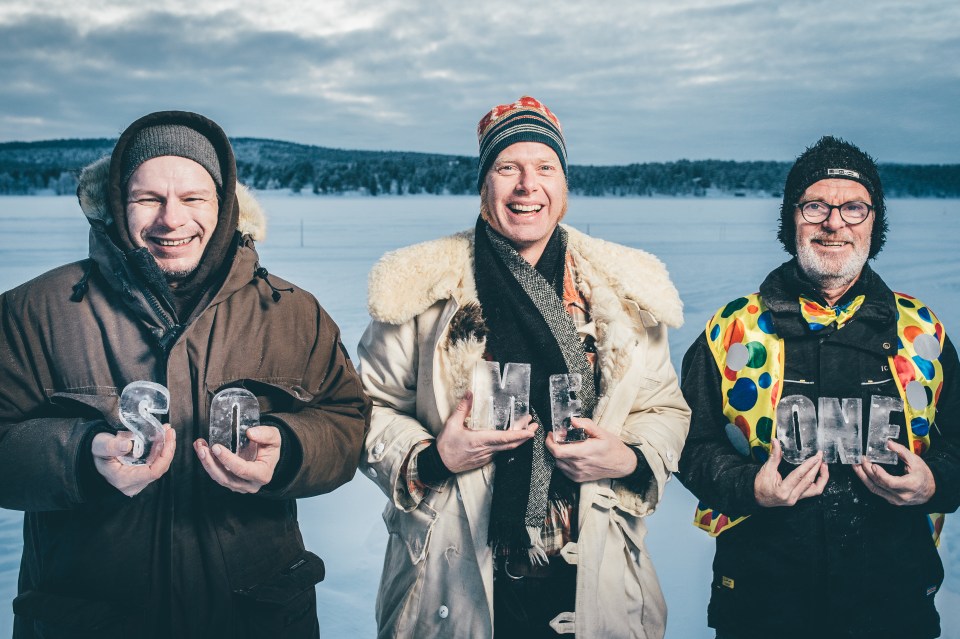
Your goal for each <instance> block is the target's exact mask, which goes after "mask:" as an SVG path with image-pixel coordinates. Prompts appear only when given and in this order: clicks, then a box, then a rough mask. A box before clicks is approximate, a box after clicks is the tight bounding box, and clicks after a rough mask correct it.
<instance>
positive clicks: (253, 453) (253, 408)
mask: <svg viewBox="0 0 960 639" xmlns="http://www.w3.org/2000/svg"><path fill="white" fill-rule="evenodd" d="M259 424H260V404H259V403H258V402H257V397H256V395H254V394H253V393H251V392H250V391H248V390H247V389H245V388H225V389H223V390H222V391H220V392H219V393H217V394H216V395H214V396H213V400H212V401H211V402H210V440H209V444H210V445H211V446H213V445H214V444H220V445H221V446H223V447H224V448H226V449H227V450H229V451H230V452H232V453H236V454H237V455H239V456H240V457H241V458H242V459H245V460H247V461H253V460H254V459H256V458H257V444H256V442H252V441H250V440H249V439H247V429H248V428H250V427H251V426H257V425H259Z"/></svg>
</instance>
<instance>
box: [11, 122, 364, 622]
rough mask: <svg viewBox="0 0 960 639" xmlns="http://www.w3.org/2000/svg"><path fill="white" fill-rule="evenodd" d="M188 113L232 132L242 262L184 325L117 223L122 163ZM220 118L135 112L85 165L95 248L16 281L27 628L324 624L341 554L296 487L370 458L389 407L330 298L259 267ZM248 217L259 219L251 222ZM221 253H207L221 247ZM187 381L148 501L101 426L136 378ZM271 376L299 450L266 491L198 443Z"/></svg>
mask: <svg viewBox="0 0 960 639" xmlns="http://www.w3.org/2000/svg"><path fill="white" fill-rule="evenodd" d="M161 122H170V123H184V124H187V125H188V126H192V127H195V128H198V129H199V130H201V131H202V132H204V133H205V134H206V135H207V136H208V137H209V138H211V140H212V141H213V142H214V146H215V147H216V148H217V150H218V153H219V155H220V158H221V166H222V169H223V171H222V173H223V182H224V188H223V189H222V193H221V211H220V220H219V221H218V224H232V225H233V228H237V229H238V230H237V231H235V232H233V233H231V234H230V236H228V237H229V238H230V239H229V242H228V246H229V248H228V251H227V253H226V255H227V258H226V259H227V260H229V266H227V267H225V268H223V269H222V270H221V273H220V275H219V276H213V278H214V279H213V280H212V281H213V282H214V285H213V286H212V287H211V288H210V289H209V290H207V291H206V293H204V294H203V295H202V296H201V297H200V301H199V303H198V304H197V305H196V306H195V308H194V309H193V311H192V313H190V316H189V317H188V318H186V319H185V320H184V321H179V320H177V319H176V315H175V313H174V312H172V310H171V307H169V306H168V305H167V304H166V303H165V302H164V301H163V300H162V299H160V298H158V296H156V295H153V294H152V293H151V292H150V290H149V287H147V286H146V285H145V284H144V283H143V278H142V277H141V276H140V275H139V272H138V271H137V269H135V268H134V267H133V259H134V258H133V257H132V256H131V255H130V251H126V252H125V251H123V250H121V248H119V247H118V243H117V242H116V240H115V238H116V233H115V232H114V230H113V229H112V228H111V224H112V220H113V219H117V218H116V211H117V207H120V206H122V197H121V195H122V193H121V189H120V185H119V177H118V176H119V171H118V167H117V164H118V160H117V158H118V157H119V154H120V153H121V152H122V148H123V145H124V144H125V143H126V141H127V140H129V138H130V135H132V133H133V132H135V130H136V129H137V128H139V127H143V126H149V125H151V124H155V123H161ZM236 188H237V185H236V169H235V164H234V159H233V153H232V150H231V149H230V145H229V141H228V140H227V138H226V136H225V135H224V134H223V132H222V131H221V130H220V129H219V127H217V125H216V124H214V123H212V122H211V121H209V120H207V119H206V118H202V117H201V116H197V115H196V114H187V113H182V112H165V113H157V114H152V115H151V116H147V117H146V118H143V119H141V120H140V121H138V122H137V123H135V124H134V125H132V126H131V128H130V129H128V130H127V132H125V133H124V135H123V136H122V137H121V139H120V141H119V142H118V146H117V150H116V151H115V152H114V156H113V160H112V161H111V162H109V163H108V162H106V161H101V163H100V164H99V165H97V166H95V167H92V168H89V169H88V170H87V171H85V173H84V175H83V178H82V181H81V187H80V196H81V204H82V206H83V209H84V212H85V213H86V214H87V216H88V218H89V219H90V224H91V229H90V253H89V255H90V257H89V259H88V260H84V261H82V262H78V263H75V264H70V265H67V266H63V267H61V268H58V269H55V270H53V271H50V272H48V273H46V274H44V275H41V276H40V277H38V278H36V279H34V280H32V281H30V282H27V283H26V284H23V285H21V286H19V287H17V288H15V289H13V290H11V291H8V292H7V293H4V294H3V296H2V297H0V331H2V334H0V506H2V507H4V508H10V509H16V510H23V511H25V516H24V546H23V559H22V563H21V569H20V580H19V596H18V597H17V599H16V600H15V602H14V612H15V615H16V617H15V622H14V636H15V637H17V638H27V637H45V638H51V637H73V638H75V637H87V636H91V637H93V636H96V637H98V638H106V637H114V636H117V637H119V636H137V637H228V636H229V637H265V636H266V637H314V636H317V632H318V631H317V621H316V603H315V596H314V589H313V586H314V584H315V583H316V582H318V581H319V580H320V579H322V578H323V565H322V562H321V561H320V560H319V559H318V558H316V557H315V556H314V555H312V554H311V553H309V552H307V551H305V550H304V546H303V540H302V537H301V535H300V530H299V528H298V524H297V518H296V510H297V509H296V501H295V500H296V498H300V497H309V496H311V495H317V494H320V493H325V492H329V491H331V490H333V489H334V488H336V487H338V486H340V485H341V484H343V483H345V482H347V481H349V480H350V478H351V477H352V476H353V474H354V472H355V469H356V467H357V464H358V461H359V456H360V450H361V443H362V441H363V436H364V431H365V428H366V425H367V424H368V422H369V403H368V400H367V399H366V398H365V396H364V394H363V391H362V390H361V386H360V383H359V380H358V378H357V375H356V372H355V371H354V368H353V366H352V364H351V363H350V361H349V358H348V357H347V355H346V352H345V350H344V349H343V347H342V345H341V343H340V339H339V330H338V328H337V326H336V324H334V322H333V321H332V320H331V319H330V317H329V316H328V315H327V314H326V313H325V312H324V310H323V309H322V308H321V307H320V305H319V304H318V303H317V301H316V300H315V299H314V297H313V296H312V295H310V294H309V293H307V292H306V291H303V290H301V289H299V288H296V287H294V286H293V285H291V284H290V283H288V282H285V281H283V280H281V279H279V278H276V277H274V276H272V275H268V274H267V273H266V271H264V270H262V269H261V268H260V266H259V264H258V258H257V253H256V250H255V248H254V238H255V236H256V235H257V234H258V233H259V232H261V231H262V227H263V216H262V213H260V211H259V207H258V206H257V205H256V203H255V202H254V201H253V200H252V198H250V197H249V196H246V195H244V192H243V191H242V188H241V193H240V196H241V197H240V201H241V202H242V203H241V204H238V194H237V192H236ZM238 219H239V227H237V220H238ZM206 257H207V256H205V258H204V259H206ZM135 380H149V381H154V382H157V383H160V384H163V385H164V386H166V387H167V388H168V389H169V391H170V410H169V413H168V415H167V416H166V417H165V418H163V420H162V421H165V422H169V423H170V424H171V425H172V426H173V428H175V429H176V431H177V432H176V435H177V450H176V455H175V457H174V460H173V464H172V466H171V468H170V469H169V471H168V472H167V473H166V474H165V475H164V476H162V477H161V478H160V479H159V480H157V481H155V482H153V483H152V484H150V485H149V486H147V488H146V489H145V490H143V491H142V492H141V493H140V494H138V495H136V496H135V497H132V498H128V497H125V496H124V495H123V494H121V493H120V492H119V491H117V490H116V489H114V488H113V487H112V486H110V485H109V484H107V483H106V481H105V480H104V479H103V478H102V477H101V476H100V475H99V474H98V473H97V471H96V470H95V468H94V466H93V460H92V455H91V452H90V443H91V440H92V438H93V436H94V435H95V434H97V433H98V432H104V431H116V430H118V429H120V428H122V425H121V424H120V422H119V419H118V395H119V391H120V390H122V389H123V387H124V386H125V385H126V384H128V383H129V382H132V381H135ZM228 387H243V388H247V389H248V390H250V391H252V392H253V393H254V394H255V395H256V396H257V399H258V401H259V404H260V410H261V413H262V422H263V423H267V424H271V425H275V426H277V427H278V428H279V429H280V430H281V434H282V436H283V444H282V451H281V460H280V463H279V464H278V466H277V470H276V473H275V475H274V478H273V481H271V483H270V484H268V485H267V486H265V487H264V488H263V489H261V490H260V491H259V492H258V493H257V494H239V493H234V492H231V491H229V490H227V489H226V488H223V487H221V486H220V485H218V484H216V483H215V482H214V481H213V480H212V479H210V477H209V476H208V475H207V474H206V472H205V471H204V470H203V468H202V467H201V465H200V463H199V460H198V459H197V458H196V455H195V453H194V451H193V450H192V449H191V443H192V442H193V441H194V440H195V439H197V438H200V437H202V438H206V437H207V435H208V433H207V423H208V413H209V408H210V400H211V398H212V397H213V396H214V394H215V393H216V392H217V391H219V390H221V389H223V388H228Z"/></svg>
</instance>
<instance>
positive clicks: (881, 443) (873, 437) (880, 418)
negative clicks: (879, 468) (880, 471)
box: [866, 395, 903, 464]
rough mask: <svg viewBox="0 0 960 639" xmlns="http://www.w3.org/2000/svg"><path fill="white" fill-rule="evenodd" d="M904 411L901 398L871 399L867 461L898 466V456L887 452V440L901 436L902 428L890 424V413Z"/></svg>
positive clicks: (879, 396)
mask: <svg viewBox="0 0 960 639" xmlns="http://www.w3.org/2000/svg"><path fill="white" fill-rule="evenodd" d="M902 411H903V400H901V399H900V398H899V397H884V396H882V395H874V396H872V397H871V398H870V432H869V433H868V434H867V455H866V457H867V460H868V461H872V462H874V463H877V464H896V463H897V454H896V453H895V452H893V451H892V450H887V440H888V439H894V440H895V439H896V438H897V437H898V436H899V435H900V426H898V425H897V424H891V423H890V413H897V412H902Z"/></svg>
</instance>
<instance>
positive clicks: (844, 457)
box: [817, 397, 863, 464]
mask: <svg viewBox="0 0 960 639" xmlns="http://www.w3.org/2000/svg"><path fill="white" fill-rule="evenodd" d="M819 405H820V416H819V422H818V423H819V425H818V427H817V443H818V446H819V448H820V450H822V451H823V461H825V462H827V463H828V464H837V463H840V464H859V463H860V461H861V457H862V456H861V454H860V450H861V447H862V446H863V440H862V439H861V437H860V422H861V420H862V417H861V415H862V414H863V400H861V399H860V398H859V397H855V398H850V399H848V398H844V399H838V398H836V397H821V398H820V399H819Z"/></svg>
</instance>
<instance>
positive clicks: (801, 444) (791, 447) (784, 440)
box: [777, 395, 817, 464]
mask: <svg viewBox="0 0 960 639" xmlns="http://www.w3.org/2000/svg"><path fill="white" fill-rule="evenodd" d="M777 440H779V442H780V447H781V448H782V449H783V459H784V460H785V461H788V462H790V463H791V464H800V463H802V462H803V460H805V459H807V458H808V457H812V456H813V455H814V454H815V453H816V452H817V408H816V406H814V405H813V402H812V401H810V399H809V398H807V397H804V396H803V395H790V396H789V397H784V398H783V399H781V400H780V403H779V404H778V405H777Z"/></svg>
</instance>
